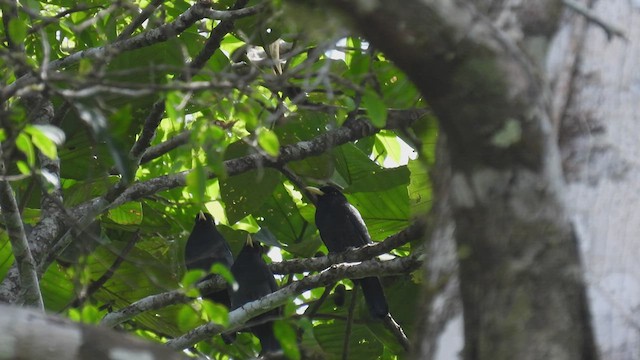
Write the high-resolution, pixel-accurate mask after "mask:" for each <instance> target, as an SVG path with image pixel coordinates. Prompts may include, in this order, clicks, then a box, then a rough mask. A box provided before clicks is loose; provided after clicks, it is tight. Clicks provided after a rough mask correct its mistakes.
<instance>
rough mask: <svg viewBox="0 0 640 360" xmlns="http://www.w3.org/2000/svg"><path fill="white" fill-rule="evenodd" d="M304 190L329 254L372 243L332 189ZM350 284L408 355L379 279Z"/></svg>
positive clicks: (353, 212)
mask: <svg viewBox="0 0 640 360" xmlns="http://www.w3.org/2000/svg"><path fill="white" fill-rule="evenodd" d="M307 190H308V191H309V192H311V193H313V194H316V195H317V202H316V226H317V227H318V230H319V231H320V237H321V238H322V241H323V242H324V244H325V245H326V247H327V249H328V250H329V252H330V253H339V252H343V251H345V250H347V249H348V248H350V247H361V246H364V245H367V244H369V243H371V242H372V241H371V236H370V235H369V231H368V230H367V226H366V225H365V223H364V220H362V216H361V215H360V212H359V211H358V209H356V208H355V207H354V206H353V205H351V204H349V201H348V200H347V198H346V197H345V196H344V195H343V194H342V193H341V192H340V190H338V189H337V188H335V187H333V186H323V187H321V188H320V189H318V188H315V187H307ZM353 281H354V283H356V284H360V287H361V288H362V293H363V294H364V299H365V302H366V303H367V307H368V308H369V313H370V314H371V316H373V317H374V318H378V319H382V320H383V322H384V324H385V326H386V327H387V328H388V329H389V330H391V331H392V332H393V333H394V335H395V336H396V337H397V339H398V341H399V342H400V344H401V345H402V346H403V347H404V348H405V350H407V351H408V350H409V340H408V339H407V336H406V335H405V333H404V330H402V327H400V325H399V324H398V323H397V322H396V321H395V319H393V317H392V316H391V314H389V305H388V304H387V298H386V297H385V295H384V289H383V288H382V284H381V283H380V279H378V278H377V277H375V276H371V277H366V278H362V279H358V280H353Z"/></svg>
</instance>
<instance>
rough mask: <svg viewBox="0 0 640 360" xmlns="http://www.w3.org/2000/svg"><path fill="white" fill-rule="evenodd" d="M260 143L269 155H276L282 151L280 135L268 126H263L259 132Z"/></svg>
mask: <svg viewBox="0 0 640 360" xmlns="http://www.w3.org/2000/svg"><path fill="white" fill-rule="evenodd" d="M258 144H259V145H260V147H261V148H262V149H263V150H264V151H265V152H266V153H267V154H269V155H271V156H273V157H276V156H278V154H279V153H280V142H279V141H278V136H277V135H276V133H274V132H273V131H271V130H269V129H267V128H261V129H260V131H259V132H258Z"/></svg>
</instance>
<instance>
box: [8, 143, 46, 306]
mask: <svg viewBox="0 0 640 360" xmlns="http://www.w3.org/2000/svg"><path fill="white" fill-rule="evenodd" d="M0 173H1V174H2V175H3V176H4V175H6V168H5V164H4V159H3V158H2V147H1V146H0ZM0 208H2V215H3V217H4V221H5V224H6V227H7V233H8V235H9V241H10V242H11V248H12V251H13V256H14V257H15V259H16V264H17V271H18V277H19V281H20V285H19V289H20V292H21V294H20V295H21V296H22V299H23V302H24V303H25V304H26V305H29V306H35V307H37V308H38V309H39V310H40V311H44V303H43V302H42V294H41V293H40V284H39V283H38V274H37V273H36V264H35V261H34V259H33V256H32V255H31V250H30V249H29V243H28V242H27V236H26V234H25V232H24V226H23V224H22V217H21V216H20V212H19V210H18V203H17V202H16V198H15V196H14V194H13V189H12V188H11V185H10V184H9V182H8V181H7V180H6V179H0ZM16 285H17V284H16ZM16 287H18V286H16ZM15 295H16V294H15V293H14V296H15Z"/></svg>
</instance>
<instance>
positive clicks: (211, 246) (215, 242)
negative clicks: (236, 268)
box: [184, 211, 233, 308]
mask: <svg viewBox="0 0 640 360" xmlns="http://www.w3.org/2000/svg"><path fill="white" fill-rule="evenodd" d="M184 262H185V265H186V266H187V269H188V270H194V269H202V270H204V271H206V272H207V273H208V272H209V270H210V269H211V266H212V265H213V264H215V263H220V264H222V265H224V266H226V267H227V268H231V265H233V254H232V253H231V249H229V245H228V244H227V241H226V240H225V239H224V237H223V236H222V234H220V232H219V231H218V229H217V228H216V224H215V222H214V221H213V216H211V214H208V213H205V212H202V211H200V212H199V213H198V215H196V220H195V224H194V225H193V230H191V234H190V235H189V239H188V240H187V245H186V247H185V250H184ZM209 278H211V275H209V276H207V277H206V278H205V279H209ZM202 296H203V297H204V298H206V299H209V300H211V301H214V302H217V303H221V304H223V305H225V306H226V307H227V308H229V307H230V306H231V303H230V301H229V294H228V293H227V290H221V291H216V292H209V293H205V294H202Z"/></svg>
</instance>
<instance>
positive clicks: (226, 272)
mask: <svg viewBox="0 0 640 360" xmlns="http://www.w3.org/2000/svg"><path fill="white" fill-rule="evenodd" d="M210 271H211V273H212V274H218V275H220V276H222V278H224V279H225V280H226V281H227V283H229V284H233V283H235V279H234V278H233V274H232V273H231V269H229V268H228V267H226V266H224V265H222V264H220V263H215V264H213V265H212V266H211V270H210Z"/></svg>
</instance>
